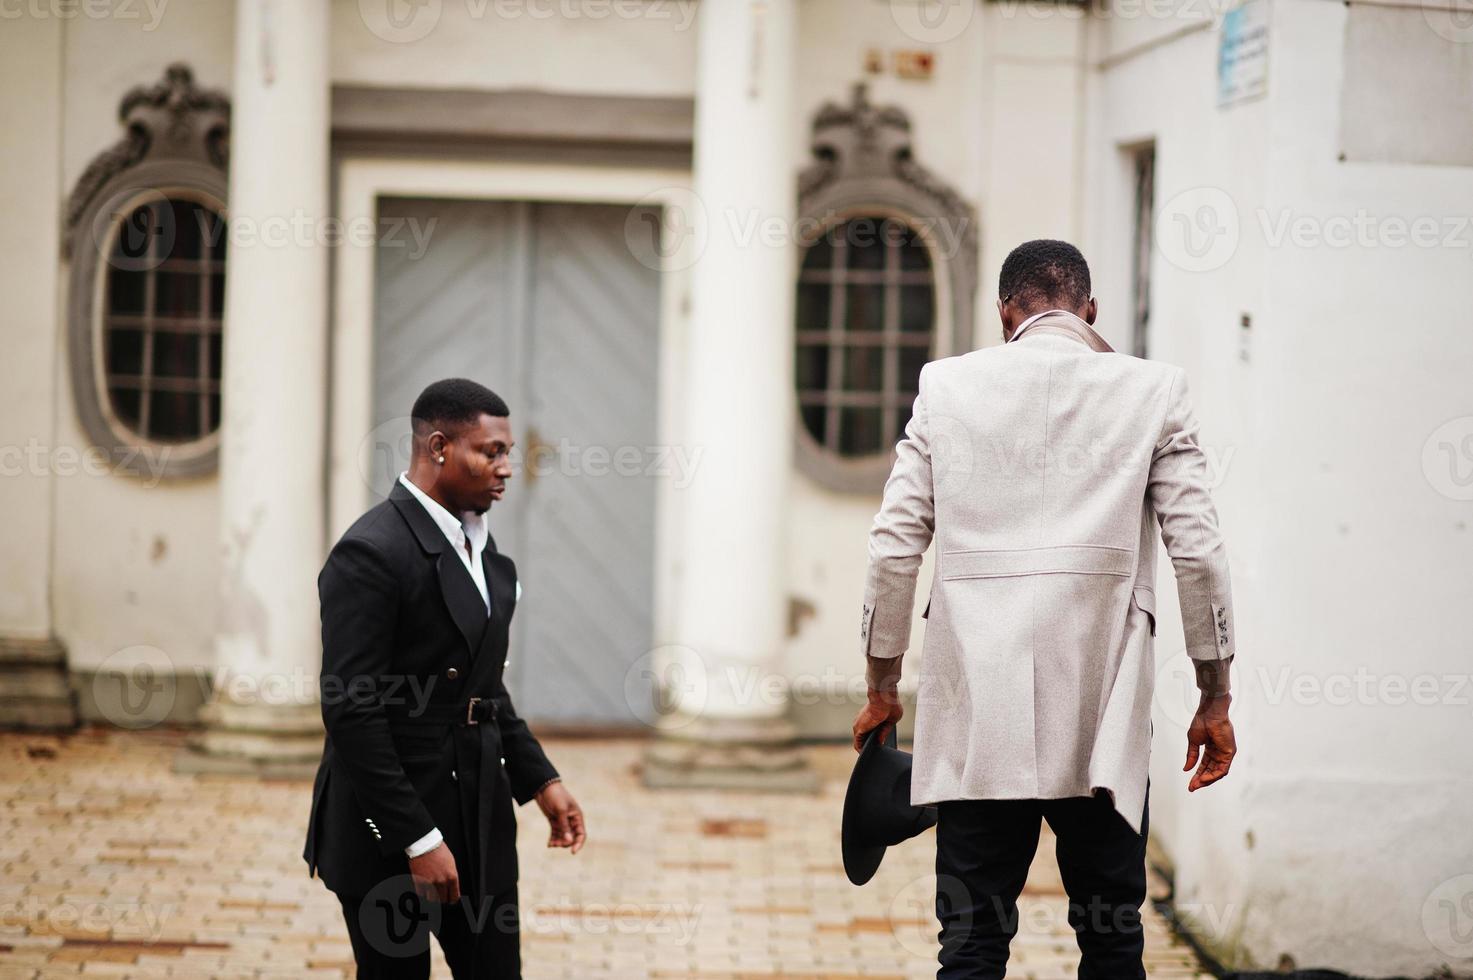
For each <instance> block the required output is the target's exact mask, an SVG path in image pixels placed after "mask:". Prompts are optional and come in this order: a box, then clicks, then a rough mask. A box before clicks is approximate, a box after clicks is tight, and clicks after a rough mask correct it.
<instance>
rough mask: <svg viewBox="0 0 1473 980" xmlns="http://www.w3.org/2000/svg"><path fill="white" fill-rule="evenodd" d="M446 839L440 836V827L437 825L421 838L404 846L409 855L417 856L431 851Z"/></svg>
mask: <svg viewBox="0 0 1473 980" xmlns="http://www.w3.org/2000/svg"><path fill="white" fill-rule="evenodd" d="M444 841H445V838H444V837H442V836H440V828H439V827H435V828H434V829H432V830H431V831H430V832H429V833H428V834H425V835H424V836H423V837H421V838H420V839H419V840H417V841H415V842H414V843H413V844H410V845H409V846H408V847H406V848H404V853H405V854H406V855H408V856H409V857H412V858H417V857H419V856H420V855H421V854H428V853H430V852H431V851H433V850H434V849H435V848H437V847H439V846H440V845H441V844H442V843H444Z"/></svg>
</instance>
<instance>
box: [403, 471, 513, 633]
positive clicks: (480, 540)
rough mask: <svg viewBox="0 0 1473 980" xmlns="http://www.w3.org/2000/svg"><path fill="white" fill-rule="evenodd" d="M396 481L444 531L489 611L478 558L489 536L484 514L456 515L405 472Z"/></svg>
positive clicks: (488, 602)
mask: <svg viewBox="0 0 1473 980" xmlns="http://www.w3.org/2000/svg"><path fill="white" fill-rule="evenodd" d="M399 482H400V483H402V484H404V488H405V489H406V490H408V491H409V492H410V493H412V494H414V499H415V500H418V501H419V502H420V503H421V504H423V505H424V509H425V510H426V511H428V512H429V515H430V517H431V518H433V519H434V521H435V524H436V526H438V527H439V528H440V530H441V531H442V532H444V534H445V539H446V540H447V541H449V542H450V543H451V544H452V545H454V546H455V553H456V554H457V555H459V556H460V563H461V564H462V565H464V566H465V570H466V571H468V572H470V573H471V579H472V580H473V581H474V582H475V583H476V591H477V592H480V593H481V601H482V602H484V603H485V604H486V614H487V615H490V613H491V593H490V592H489V591H488V590H487V588H486V566H485V564H483V563H482V561H481V556H482V555H483V554H485V552H486V540H487V539H488V538H489V537H490V536H491V535H490V532H489V531H487V530H486V515H485V514H477V513H476V512H475V511H471V510H468V511H466V512H465V513H464V514H461V515H460V516H459V517H456V516H455V515H454V514H452V513H450V511H448V510H446V509H445V508H444V507H442V506H441V505H440V502H439V501H437V500H435V499H434V498H433V497H431V496H430V495H429V494H427V493H425V492H424V491H423V490H421V489H420V488H419V487H417V486H415V485H414V484H413V483H411V482H409V474H408V473H400V474H399ZM467 541H469V542H470V549H471V550H469V551H467V550H466V542H467Z"/></svg>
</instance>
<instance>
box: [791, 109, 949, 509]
mask: <svg viewBox="0 0 1473 980" xmlns="http://www.w3.org/2000/svg"><path fill="white" fill-rule="evenodd" d="M812 151H813V158H814V162H813V163H812V164H810V165H809V166H808V167H807V168H805V169H804V170H803V172H802V174H800V175H799V178H798V231H799V234H798V246H799V247H798V250H797V258H796V265H795V267H794V271H793V282H794V284H795V288H796V283H797V281H798V271H799V269H801V266H802V261H803V255H804V253H805V252H806V250H807V248H808V246H809V245H811V244H813V242H815V241H817V240H818V239H819V238H820V237H822V236H823V235H824V234H826V233H827V232H828V230H829V229H830V228H832V227H833V226H835V225H837V224H840V223H842V222H844V221H847V220H849V219H850V218H856V217H865V216H871V217H890V218H895V219H896V220H899V221H903V222H904V223H905V224H907V225H909V226H910V227H912V228H914V229H915V230H916V232H917V233H918V234H919V235H920V237H921V239H922V240H923V241H924V242H925V243H926V246H927V248H928V250H929V251H930V254H931V266H932V269H933V270H934V272H935V293H936V320H937V322H936V331H935V338H936V339H935V346H934V348H933V349H932V351H931V356H932V358H936V357H946V356H949V355H951V354H957V353H961V352H963V351H967V350H970V349H971V344H972V321H973V307H974V303H975V297H976V292H977V237H978V231H977V214H976V210H975V209H974V208H973V207H972V206H971V205H970V204H968V203H967V202H966V201H964V200H963V199H962V197H961V195H960V194H958V193H957V192H956V191H955V190H954V189H952V188H951V187H950V186H948V185H947V184H946V183H945V182H944V181H942V180H941V179H940V178H939V177H937V176H936V175H935V174H933V173H931V172H930V171H929V170H927V169H926V168H925V167H923V166H921V165H920V164H919V163H917V162H916V161H915V159H914V157H913V156H912V153H911V136H910V119H909V117H908V116H907V115H906V114H905V113H904V111H902V110H901V109H900V108H898V107H896V106H883V107H880V106H875V105H872V104H871V103H870V101H869V97H868V92H867V87H866V86H865V85H864V84H863V83H860V84H857V85H855V86H854V89H853V94H852V97H851V101H850V103H849V104H848V105H847V106H841V105H838V104H837V103H833V102H829V103H826V104H824V106H823V107H822V108H820V109H819V110H818V112H817V113H816V114H815V115H814V118H813V139H812ZM793 411H794V413H797V412H798V405H797V398H796V393H795V397H794V401H793ZM794 431H795V433H796V439H795V445H794V455H795V461H796V464H797V466H798V468H799V470H800V471H802V472H803V473H804V475H806V476H808V477H810V478H811V479H813V480H815V481H816V482H818V483H819V484H820V485H822V486H824V487H827V488H828V489H831V490H838V491H841V492H847V493H867V494H870V493H874V492H875V491H876V490H877V489H878V488H879V487H880V486H881V485H883V484H884V481H885V477H886V476H888V475H889V472H890V468H891V464H892V460H893V458H894V452H893V450H891V451H890V452H884V453H875V454H873V455H870V456H861V457H845V456H841V455H840V454H839V453H838V452H836V451H835V450H833V449H830V448H829V447H827V446H824V445H822V444H821V443H819V442H818V441H817V440H816V439H814V438H813V436H812V435H811V434H810V433H809V432H808V429H807V428H806V427H805V426H804V425H803V424H802V422H801V420H800V421H799V422H798V424H797V425H796V426H795V427H794Z"/></svg>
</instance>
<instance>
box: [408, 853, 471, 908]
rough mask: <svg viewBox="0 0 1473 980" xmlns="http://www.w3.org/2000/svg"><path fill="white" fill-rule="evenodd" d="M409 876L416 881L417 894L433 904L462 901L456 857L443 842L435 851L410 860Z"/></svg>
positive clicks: (415, 889)
mask: <svg viewBox="0 0 1473 980" xmlns="http://www.w3.org/2000/svg"><path fill="white" fill-rule="evenodd" d="M409 876H410V877H411V878H413V879H414V891H415V894H417V895H419V897H420V898H423V899H425V900H427V901H431V902H442V903H447V904H448V903H452V902H458V901H460V874H459V872H457V871H456V870H455V855H453V854H451V853H450V848H448V847H446V846H445V843H444V842H443V841H442V842H441V843H440V844H439V845H438V846H436V847H435V848H434V850H431V851H426V852H425V853H423V854H421V855H420V856H419V857H412V858H410V859H409Z"/></svg>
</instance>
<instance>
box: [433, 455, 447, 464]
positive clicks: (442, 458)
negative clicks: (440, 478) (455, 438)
mask: <svg viewBox="0 0 1473 980" xmlns="http://www.w3.org/2000/svg"><path fill="white" fill-rule="evenodd" d="M435 462H437V463H443V462H445V457H444V456H441V457H440V458H439V459H437V460H435Z"/></svg>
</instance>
